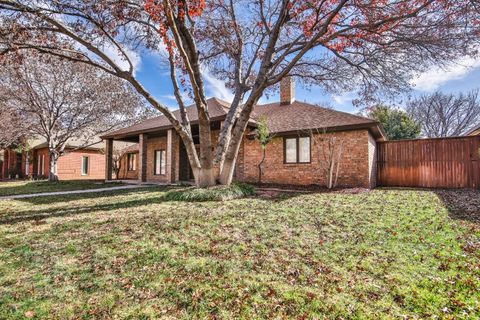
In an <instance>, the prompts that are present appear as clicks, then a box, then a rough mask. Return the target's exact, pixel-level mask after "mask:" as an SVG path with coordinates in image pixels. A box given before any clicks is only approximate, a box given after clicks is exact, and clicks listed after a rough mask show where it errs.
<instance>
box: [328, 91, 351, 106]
mask: <svg viewBox="0 0 480 320" xmlns="http://www.w3.org/2000/svg"><path fill="white" fill-rule="evenodd" d="M332 99H333V101H335V103H336V104H338V105H341V106H343V105H345V104H347V103H348V104H350V103H351V102H352V101H353V99H355V94H354V93H353V92H346V93H344V94H334V95H332Z"/></svg>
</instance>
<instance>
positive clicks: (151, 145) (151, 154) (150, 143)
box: [147, 133, 180, 183]
mask: <svg viewBox="0 0 480 320" xmlns="http://www.w3.org/2000/svg"><path fill="white" fill-rule="evenodd" d="M174 136H175V137H174V138H173V139H172V143H173V150H172V152H173V154H174V156H173V158H172V159H173V161H174V165H173V168H172V165H171V163H170V162H169V159H170V155H169V154H168V152H169V151H168V149H167V136H163V137H157V138H148V140H147V181H154V182H165V183H168V182H171V181H170V178H169V177H171V175H173V176H174V177H175V176H176V179H178V174H177V173H178V172H179V168H178V166H179V162H178V156H179V148H180V144H179V139H177V137H176V133H174ZM156 150H165V151H166V157H167V160H166V166H167V168H166V174H165V175H155V174H154V165H155V164H154V161H155V151H156ZM172 170H173V172H172ZM176 179H175V180H176ZM173 182H175V181H173Z"/></svg>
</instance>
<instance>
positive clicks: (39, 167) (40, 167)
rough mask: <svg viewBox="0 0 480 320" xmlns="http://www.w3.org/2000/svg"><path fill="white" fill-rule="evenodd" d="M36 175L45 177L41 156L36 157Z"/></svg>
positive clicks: (43, 156)
mask: <svg viewBox="0 0 480 320" xmlns="http://www.w3.org/2000/svg"><path fill="white" fill-rule="evenodd" d="M37 175H39V176H44V175H45V155H44V154H41V155H39V156H38V157H37Z"/></svg>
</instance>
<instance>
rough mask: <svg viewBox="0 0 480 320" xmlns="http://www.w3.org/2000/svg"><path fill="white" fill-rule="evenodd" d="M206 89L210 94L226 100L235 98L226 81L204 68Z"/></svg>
mask: <svg viewBox="0 0 480 320" xmlns="http://www.w3.org/2000/svg"><path fill="white" fill-rule="evenodd" d="M202 74H203V80H204V81H205V89H206V91H207V93H208V94H209V95H210V96H213V97H216V98H220V99H223V100H226V101H232V100H233V93H232V92H231V91H230V90H229V89H227V88H226V87H225V82H223V81H222V80H219V79H217V78H215V76H213V75H212V74H211V73H210V72H209V71H208V70H206V69H204V70H202Z"/></svg>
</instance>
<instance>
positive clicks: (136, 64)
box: [103, 43, 142, 74]
mask: <svg viewBox="0 0 480 320" xmlns="http://www.w3.org/2000/svg"><path fill="white" fill-rule="evenodd" d="M123 51H124V52H125V53H126V55H127V56H128V58H129V59H130V61H131V62H132V65H133V74H135V73H136V72H137V71H138V70H140V66H141V64H142V58H141V57H140V54H139V53H137V52H135V51H132V50H130V49H129V48H125V47H124V48H123ZM103 52H105V54H106V55H107V56H108V57H109V58H110V59H112V60H113V62H115V63H116V64H117V65H118V66H119V67H120V68H122V70H125V71H126V70H128V68H129V64H128V61H127V60H125V59H124V58H123V55H122V54H121V53H120V52H119V50H118V49H117V48H115V47H114V46H113V45H111V44H109V43H107V44H106V45H104V47H103Z"/></svg>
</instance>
